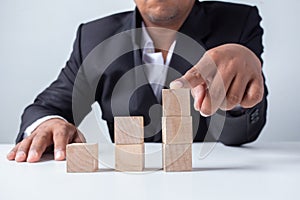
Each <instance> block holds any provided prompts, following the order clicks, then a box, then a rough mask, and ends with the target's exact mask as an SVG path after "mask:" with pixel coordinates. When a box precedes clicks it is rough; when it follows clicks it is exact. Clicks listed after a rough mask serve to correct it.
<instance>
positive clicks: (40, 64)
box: [0, 0, 300, 143]
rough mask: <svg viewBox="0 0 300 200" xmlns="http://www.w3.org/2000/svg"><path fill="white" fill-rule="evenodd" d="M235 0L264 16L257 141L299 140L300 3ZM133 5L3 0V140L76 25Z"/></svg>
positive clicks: (61, 56)
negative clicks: (262, 113)
mask: <svg viewBox="0 0 300 200" xmlns="http://www.w3.org/2000/svg"><path fill="white" fill-rule="evenodd" d="M232 2H239V3H248V4H251V5H256V6H258V8H259V10H260V14H261V16H262V17H263V23H262V25H263V27H264V29H265V35H264V45H265V53H264V55H263V57H264V61H265V63H264V72H265V74H266V76H267V84H268V87H269V91H270V95H269V98H268V99H269V110H268V122H267V126H266V127H265V129H264V130H263V133H262V135H261V137H260V138H259V141H295V140H298V141H300V132H299V130H300V120H299V119H300V117H299V113H300V108H299V105H298V102H300V95H299V94H298V93H297V91H298V89H297V88H298V87H300V79H299V78H298V73H300V70H299V65H298V59H299V57H300V55H299V53H300V49H299V45H300V43H299V39H298V37H299V36H300V28H299V27H300V26H299V22H298V20H297V19H300V12H299V8H300V2H299V1H297V0H287V1H280V0H265V1H263V0H244V1H232ZM133 8H134V2H133V0H116V1H112V0H63V1H61V0H43V1H40V0H26V1H23V0H1V1H0V60H1V63H0V67H1V74H0V77H1V78H0V91H1V94H2V95H1V99H0V113H1V115H0V143H12V142H13V141H14V139H15V137H16V134H17V132H18V129H19V124H20V116H21V114H22V112H23V109H24V108H25V107H26V106H27V105H28V104H29V103H31V102H32V101H33V99H34V97H35V96H36V95H37V94H38V93H39V92H41V91H42V90H43V89H44V88H45V87H46V86H48V85H49V84H50V83H51V82H52V81H53V80H54V79H55V78H56V76H57V75H58V73H59V71H60V69H61V68H62V67H63V66H64V64H65V62H66V61H67V59H68V58H69V54H70V51H71V48H72V44H73V40H74V38H75V32H76V30H77V27H78V25H79V24H80V23H82V22H88V21H91V20H93V19H97V18H100V17H103V16H106V15H109V14H112V13H116V12H119V11H125V10H132V9H133ZM297 11H298V12H297Z"/></svg>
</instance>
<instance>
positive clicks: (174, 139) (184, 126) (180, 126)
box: [162, 116, 193, 144]
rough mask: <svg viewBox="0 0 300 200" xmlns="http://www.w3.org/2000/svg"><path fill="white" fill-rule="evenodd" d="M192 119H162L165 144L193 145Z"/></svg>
mask: <svg viewBox="0 0 300 200" xmlns="http://www.w3.org/2000/svg"><path fill="white" fill-rule="evenodd" d="M192 123H193V122H192V117H191V116H190V117H162V141H163V143H165V144H189V143H193V124H192Z"/></svg>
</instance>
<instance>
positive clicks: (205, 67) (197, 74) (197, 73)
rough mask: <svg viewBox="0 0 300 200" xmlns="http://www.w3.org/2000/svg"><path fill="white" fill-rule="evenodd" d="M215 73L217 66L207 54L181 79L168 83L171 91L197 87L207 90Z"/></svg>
mask: <svg viewBox="0 0 300 200" xmlns="http://www.w3.org/2000/svg"><path fill="white" fill-rule="evenodd" d="M216 72H217V65H216V64H215V62H214V61H213V59H212V58H211V57H210V55H209V54H207V53H206V54H204V55H203V57H202V58H201V59H200V60H199V62H198V63H197V64H196V65H195V66H193V67H192V68H191V69H190V70H188V71H187V72H186V73H185V74H184V75H183V76H182V77H181V78H179V79H176V80H175V81H173V82H171V83H170V88H171V89H179V88H191V89H193V88H195V87H197V86H199V85H202V86H203V87H205V88H207V87H209V85H210V83H211V81H212V80H213V78H214V76H215V74H216Z"/></svg>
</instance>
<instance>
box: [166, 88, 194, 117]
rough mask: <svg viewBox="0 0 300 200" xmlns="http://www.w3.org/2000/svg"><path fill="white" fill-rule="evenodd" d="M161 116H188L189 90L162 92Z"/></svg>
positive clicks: (189, 113) (167, 90) (189, 112)
mask: <svg viewBox="0 0 300 200" xmlns="http://www.w3.org/2000/svg"><path fill="white" fill-rule="evenodd" d="M162 106H163V116H164V117H169V116H190V115H191V106H190V89H187V88H182V89H163V90H162Z"/></svg>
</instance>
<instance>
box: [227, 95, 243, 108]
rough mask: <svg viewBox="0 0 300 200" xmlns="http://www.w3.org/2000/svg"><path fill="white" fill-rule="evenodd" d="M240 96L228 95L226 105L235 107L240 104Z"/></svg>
mask: <svg viewBox="0 0 300 200" xmlns="http://www.w3.org/2000/svg"><path fill="white" fill-rule="evenodd" d="M240 100H241V98H240V96H239V95H237V94H229V95H228V96H227V105H228V106H232V105H237V104H239V103H240Z"/></svg>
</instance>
